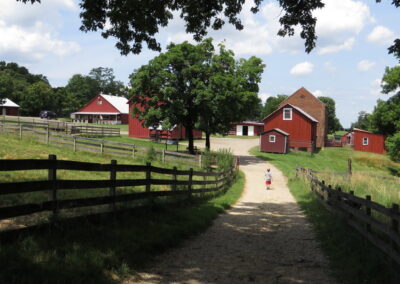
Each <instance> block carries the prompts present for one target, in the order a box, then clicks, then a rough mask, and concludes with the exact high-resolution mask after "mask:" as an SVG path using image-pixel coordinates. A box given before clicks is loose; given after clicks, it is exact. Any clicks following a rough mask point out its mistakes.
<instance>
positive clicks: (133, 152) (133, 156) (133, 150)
mask: <svg viewBox="0 0 400 284" xmlns="http://www.w3.org/2000/svg"><path fill="white" fill-rule="evenodd" d="M132 158H135V145H133V146H132Z"/></svg>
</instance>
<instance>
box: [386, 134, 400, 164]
mask: <svg viewBox="0 0 400 284" xmlns="http://www.w3.org/2000/svg"><path fill="white" fill-rule="evenodd" d="M385 144H386V148H387V149H388V152H389V156H390V159H392V160H393V161H397V162H400V132H397V133H396V134H394V135H393V136H392V137H389V138H388V139H386V143H385Z"/></svg>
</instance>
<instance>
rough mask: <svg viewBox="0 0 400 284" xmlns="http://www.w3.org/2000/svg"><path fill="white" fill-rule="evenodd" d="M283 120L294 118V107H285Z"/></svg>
mask: <svg viewBox="0 0 400 284" xmlns="http://www.w3.org/2000/svg"><path fill="white" fill-rule="evenodd" d="M283 120H292V109H291V108H284V109H283Z"/></svg>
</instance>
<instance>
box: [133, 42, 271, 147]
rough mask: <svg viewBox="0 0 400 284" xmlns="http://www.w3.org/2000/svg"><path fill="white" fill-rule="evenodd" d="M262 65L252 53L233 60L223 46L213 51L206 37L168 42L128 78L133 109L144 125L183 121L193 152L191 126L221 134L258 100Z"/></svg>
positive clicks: (171, 123)
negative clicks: (246, 57) (196, 40)
mask: <svg viewBox="0 0 400 284" xmlns="http://www.w3.org/2000/svg"><path fill="white" fill-rule="evenodd" d="M263 68H264V65H263V64H262V62H261V60H260V59H258V58H256V57H251V58H249V59H247V60H245V59H240V60H237V61H236V60H235V59H234V57H233V52H232V51H229V50H226V49H225V47H224V46H223V45H220V48H219V53H216V52H215V49H214V46H213V44H212V40H211V39H206V40H204V41H202V42H201V43H200V44H198V45H193V44H190V43H188V42H184V43H181V44H170V45H169V46H168V47H167V51H166V52H165V53H161V54H160V55H159V56H156V57H155V58H153V59H152V60H150V61H149V63H148V64H146V65H143V66H141V67H140V68H139V69H137V70H135V71H134V73H133V74H132V75H131V76H130V78H131V86H132V89H131V92H132V95H133V97H132V98H131V100H132V101H133V102H134V103H135V104H136V107H135V108H134V113H135V115H137V116H138V117H139V119H140V120H142V121H143V123H144V125H145V126H153V125H158V124H160V123H162V125H163V127H164V128H170V127H172V126H174V125H183V126H184V127H185V128H186V131H187V134H188V135H187V136H188V138H189V151H190V152H193V136H192V130H193V129H194V127H195V126H197V127H198V128H200V129H202V130H203V131H205V132H206V135H208V136H209V135H210V134H212V133H221V132H222V133H224V132H226V131H227V129H228V130H229V128H230V123H231V122H234V121H237V120H240V119H241V118H243V117H244V116H246V115H247V114H248V110H249V109H250V108H251V107H252V106H254V105H257V104H258V103H259V99H258V96H257V92H258V83H259V82H260V79H261V73H262V71H263Z"/></svg>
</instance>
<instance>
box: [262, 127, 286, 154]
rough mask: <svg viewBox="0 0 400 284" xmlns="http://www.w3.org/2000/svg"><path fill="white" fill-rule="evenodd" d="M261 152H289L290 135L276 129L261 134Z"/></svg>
mask: <svg viewBox="0 0 400 284" xmlns="http://www.w3.org/2000/svg"><path fill="white" fill-rule="evenodd" d="M260 152H270V153H282V154H286V153H287V152H289V133H287V132H285V131H283V130H281V129H279V128H274V129H270V130H267V131H264V132H262V133H261V136H260Z"/></svg>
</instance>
